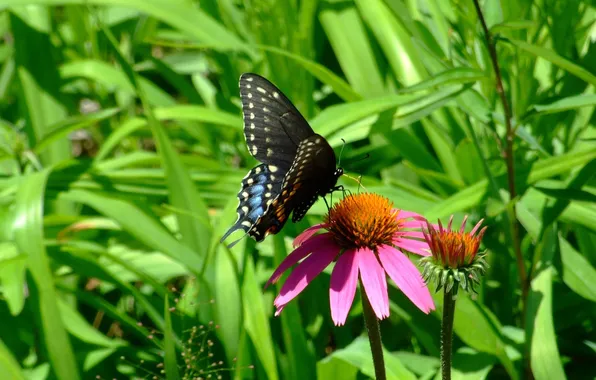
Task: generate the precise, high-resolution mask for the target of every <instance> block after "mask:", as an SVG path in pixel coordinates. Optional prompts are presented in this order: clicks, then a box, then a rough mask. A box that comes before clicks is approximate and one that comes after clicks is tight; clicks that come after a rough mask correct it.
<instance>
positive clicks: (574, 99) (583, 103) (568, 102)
mask: <svg viewBox="0 0 596 380" xmlns="http://www.w3.org/2000/svg"><path fill="white" fill-rule="evenodd" d="M593 106H596V94H581V95H575V96H569V97H567V98H563V99H560V100H557V101H556V102H552V103H550V104H544V105H539V104H536V105H534V109H535V110H536V112H540V113H543V114H551V113H557V112H564V111H569V110H572V109H575V108H580V107H593Z"/></svg>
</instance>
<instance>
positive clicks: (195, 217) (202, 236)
mask: <svg viewBox="0 0 596 380" xmlns="http://www.w3.org/2000/svg"><path fill="white" fill-rule="evenodd" d="M103 31H104V33H105V35H106V37H108V40H109V41H110V45H111V47H112V50H113V51H114V52H115V53H116V57H117V58H118V61H119V63H120V65H121V66H122V68H123V69H124V71H125V72H126V74H127V77H128V80H129V81H130V82H131V83H132V84H133V87H134V88H135V90H136V91H137V93H138V95H139V97H140V99H141V102H142V103H143V109H144V110H145V114H146V116H147V122H148V124H149V126H150V127H151V131H152V133H153V137H154V138H155V142H156V145H157V150H158V152H159V155H160V157H161V159H162V161H163V165H164V169H165V177H166V184H167V186H168V193H169V199H170V201H171V202H172V205H173V206H174V207H176V208H178V209H179V210H184V211H185V212H184V213H178V214H177V215H176V217H177V220H178V228H179V230H180V233H181V235H182V241H183V242H184V243H185V244H186V245H187V246H189V247H191V248H192V249H193V250H194V252H193V256H195V257H196V260H197V261H199V262H201V267H202V269H204V268H203V265H204V263H205V262H206V257H207V254H208V249H209V241H210V239H211V224H210V221H209V215H208V214H207V206H206V205H205V203H204V202H203V199H202V198H201V197H200V196H199V194H198V193H197V191H196V189H195V187H194V184H193V183H192V181H191V179H190V176H189V175H188V172H187V170H186V168H185V167H184V166H183V165H182V162H181V161H180V158H179V156H178V153H177V152H176V151H175V149H174V147H173V145H172V143H171V142H170V139H169V137H168V135H167V134H166V133H165V130H164V128H163V127H162V126H161V124H159V123H158V122H157V120H156V118H155V116H154V115H153V111H152V109H151V107H150V105H149V103H148V99H147V97H146V96H145V93H144V92H143V89H142V88H141V87H140V85H138V81H137V78H136V74H135V73H134V71H133V70H132V67H131V66H130V65H129V64H128V62H127V61H126V59H125V58H124V56H122V54H121V53H120V51H119V50H118V45H117V42H116V40H115V39H114V37H113V36H112V34H111V32H110V31H109V30H108V29H106V28H104V29H103ZM201 271H202V270H201Z"/></svg>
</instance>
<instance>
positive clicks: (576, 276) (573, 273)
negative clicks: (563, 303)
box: [516, 201, 596, 302]
mask: <svg viewBox="0 0 596 380" xmlns="http://www.w3.org/2000/svg"><path fill="white" fill-rule="evenodd" d="M516 211H517V218H518V219H519V221H520V223H521V224H522V225H523V226H524V228H525V229H526V231H528V234H529V235H530V236H531V237H532V239H535V240H536V239H538V238H539V236H540V235H541V230H542V228H543V226H542V224H541V223H540V220H539V219H538V217H536V216H535V215H533V214H532V213H531V212H530V210H529V209H528V207H527V206H526V205H525V203H524V202H523V201H522V202H518V205H517V208H516ZM559 250H560V253H561V262H562V264H563V281H564V282H565V284H566V285H567V286H569V288H571V290H573V291H574V292H575V293H577V294H579V295H580V296H582V297H584V298H586V299H589V300H591V301H593V302H596V282H595V281H592V279H593V278H596V277H594V276H596V269H595V268H594V267H593V266H592V265H591V264H590V262H589V261H588V260H586V258H585V257H584V256H582V255H581V254H580V253H579V252H577V251H576V250H575V249H574V248H573V247H572V245H571V244H569V242H568V241H567V240H566V239H564V238H563V237H562V236H559Z"/></svg>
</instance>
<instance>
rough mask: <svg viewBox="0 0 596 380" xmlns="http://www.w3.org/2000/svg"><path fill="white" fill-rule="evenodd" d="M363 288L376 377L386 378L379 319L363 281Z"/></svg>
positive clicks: (363, 307) (365, 314) (365, 321)
mask: <svg viewBox="0 0 596 380" xmlns="http://www.w3.org/2000/svg"><path fill="white" fill-rule="evenodd" d="M360 289H361V290H362V309H363V313H364V324H365V325H366V331H367V332H368V340H369V342H370V350H371V353H372V358H373V364H374V366H375V379H377V380H386V379H387V375H386V373H385V359H384V358H383V344H382V343H381V329H380V327H379V319H378V318H377V316H376V315H375V312H374V310H373V308H372V306H371V305H370V301H369V300H368V296H367V295H366V291H365V290H364V286H363V285H362V282H361V283H360Z"/></svg>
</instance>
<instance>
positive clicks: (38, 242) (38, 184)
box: [14, 170, 80, 380]
mask: <svg viewBox="0 0 596 380" xmlns="http://www.w3.org/2000/svg"><path fill="white" fill-rule="evenodd" d="M49 174H50V171H49V170H44V171H42V172H38V173H34V174H30V175H28V176H26V177H24V178H23V180H22V182H21V183H20V186H19V190H18V192H17V198H16V200H15V206H16V213H15V225H14V238H15V242H16V244H17V247H18V249H19V251H20V252H23V253H25V254H27V255H28V257H29V261H28V267H29V271H30V272H31V276H32V277H33V280H34V282H35V287H36V289H37V292H38V296H37V299H38V300H39V305H37V307H38V308H39V309H38V313H39V321H40V322H41V324H42V326H41V328H42V331H43V337H42V339H43V342H44V345H45V349H46V351H47V353H48V355H49V358H50V362H51V363H52V369H53V371H54V373H55V374H56V377H58V378H61V379H73V380H74V379H79V378H80V377H79V372H78V368H77V362H76V360H75V356H74V352H73V350H72V346H71V344H70V341H69V338H68V335H67V334H66V330H65V328H64V325H63V323H62V318H61V316H60V310H59V308H58V304H57V298H58V295H57V294H56V289H55V288H54V279H53V276H52V270H51V266H50V261H49V259H48V256H47V253H46V249H45V246H44V242H43V234H44V231H43V210H44V198H45V196H44V194H45V188H46V183H47V181H48V176H49Z"/></svg>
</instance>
